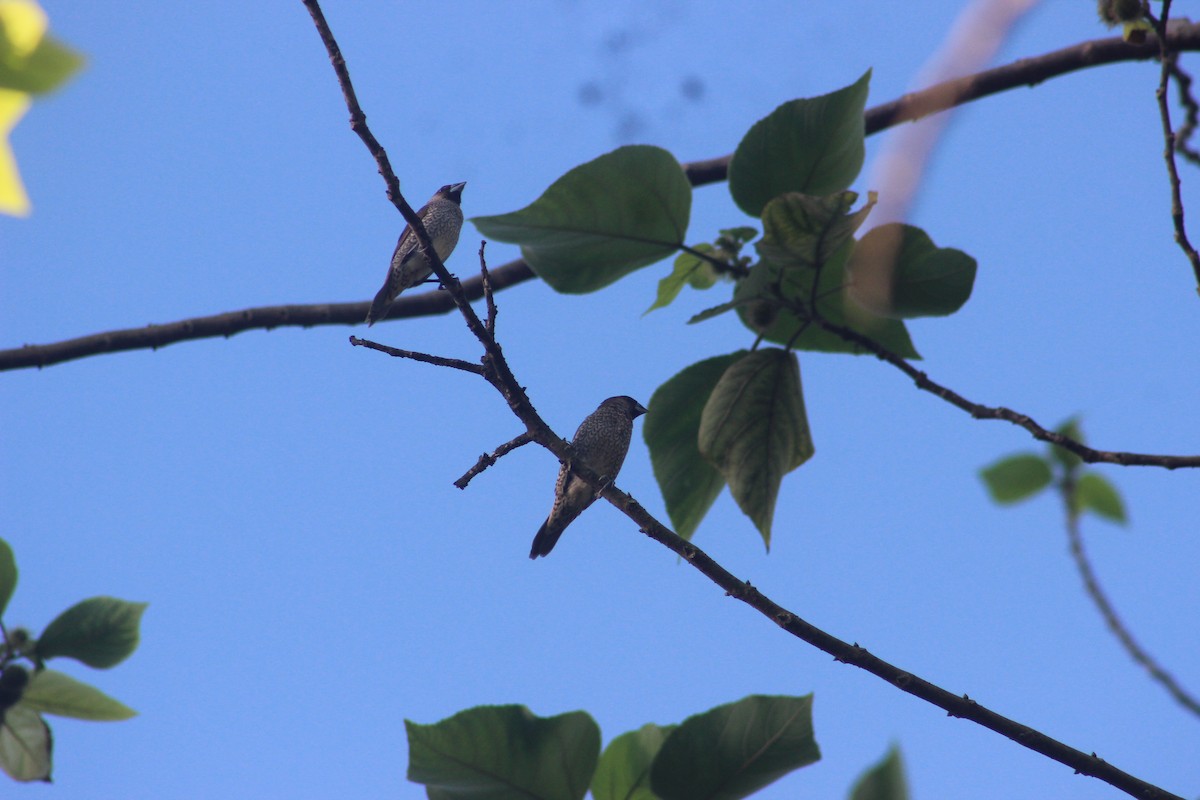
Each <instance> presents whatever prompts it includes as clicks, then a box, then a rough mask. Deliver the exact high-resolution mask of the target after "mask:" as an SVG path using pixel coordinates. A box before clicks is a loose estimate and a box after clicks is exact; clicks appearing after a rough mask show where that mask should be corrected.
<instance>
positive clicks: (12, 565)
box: [0, 539, 17, 616]
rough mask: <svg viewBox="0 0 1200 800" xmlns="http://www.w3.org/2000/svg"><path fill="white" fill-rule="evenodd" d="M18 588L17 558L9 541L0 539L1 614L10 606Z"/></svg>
mask: <svg viewBox="0 0 1200 800" xmlns="http://www.w3.org/2000/svg"><path fill="white" fill-rule="evenodd" d="M16 588H17V559H16V558H15V557H14V556H13V551H12V548H11V547H9V546H8V542H6V541H4V540H3V539H0V616H2V615H3V614H4V610H5V609H6V608H8V601H9V600H11V599H12V596H13V592H14V591H16Z"/></svg>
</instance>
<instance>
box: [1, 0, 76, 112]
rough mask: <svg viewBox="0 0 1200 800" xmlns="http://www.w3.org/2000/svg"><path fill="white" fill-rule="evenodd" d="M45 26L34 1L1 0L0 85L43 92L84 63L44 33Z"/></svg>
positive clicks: (18, 89)
mask: <svg viewBox="0 0 1200 800" xmlns="http://www.w3.org/2000/svg"><path fill="white" fill-rule="evenodd" d="M46 27H47V21H46V14H45V12H44V11H42V9H41V7H40V6H39V5H38V4H37V3H33V2H28V0H5V2H0V88H4V89H12V90H14V91H17V92H25V93H28V94H42V93H44V92H48V91H50V90H51V89H54V88H56V87H58V86H59V85H60V84H62V83H63V81H65V80H66V79H67V78H69V77H70V76H71V75H72V74H73V73H74V72H75V71H76V70H78V69H79V68H80V67H81V66H82V65H83V57H82V56H80V55H79V54H78V53H76V52H75V51H74V50H72V49H71V48H69V47H67V46H66V45H65V44H63V43H62V42H60V41H58V40H57V39H55V38H54V37H53V36H50V35H49V34H47V33H46Z"/></svg>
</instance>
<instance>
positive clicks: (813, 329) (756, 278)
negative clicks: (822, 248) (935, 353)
mask: <svg viewBox="0 0 1200 800" xmlns="http://www.w3.org/2000/svg"><path fill="white" fill-rule="evenodd" d="M850 247H851V243H850V242H847V243H846V244H844V245H843V246H842V247H841V249H839V250H838V251H837V252H836V253H834V254H833V255H832V256H831V257H830V260H829V262H828V263H826V264H825V266H823V267H822V268H821V271H820V273H817V274H818V275H819V280H818V282H817V285H816V288H815V291H814V288H813V280H812V279H813V275H814V273H813V272H812V271H811V270H797V269H783V268H782V267H780V266H779V265H777V264H775V263H773V262H769V261H761V262H759V263H758V264H755V265H754V267H753V268H752V269H751V270H750V275H749V276H748V277H746V278H744V279H743V280H741V281H739V282H738V285H737V288H736V289H734V293H733V296H734V304H733V306H732V307H736V308H737V309H738V316H739V317H740V318H741V320H742V323H743V324H744V325H745V326H746V327H747V328H749V329H750V330H752V331H754V332H755V333H761V334H762V335H763V338H764V339H766V340H767V341H769V342H775V343H776V344H782V345H790V346H791V347H792V348H793V349H796V350H816V351H819V352H824V353H853V354H854V355H861V354H863V353H869V352H870V351H869V350H867V349H866V348H864V347H861V346H860V345H858V344H854V343H853V342H849V341H847V340H845V339H843V338H842V337H841V336H838V335H837V334H835V333H832V332H830V331H827V330H825V329H824V328H822V327H821V326H820V325H818V324H816V323H815V322H813V321H811V320H810V319H808V318H807V316H806V317H801V316H798V315H797V314H796V313H795V312H794V311H792V310H791V309H789V308H786V307H784V306H782V305H780V303H779V302H778V301H777V300H772V299H770V298H772V297H777V296H779V295H782V296H783V297H786V298H788V299H789V300H791V301H792V302H793V303H795V304H797V305H799V306H801V307H808V304H809V302H811V299H812V298H813V297H816V298H817V309H818V311H819V312H820V314H821V316H822V317H823V318H824V319H825V320H826V321H828V322H830V323H832V324H834V325H840V326H842V327H845V328H850V329H851V330H853V331H855V332H857V333H859V334H861V335H863V336H866V337H868V338H870V339H871V340H873V341H874V342H875V343H876V344H878V345H880V346H881V347H883V348H885V349H886V350H889V351H891V352H892V353H894V354H896V355H897V356H900V357H901V358H909V359H919V358H920V357H921V356H920V355H919V354H918V353H917V350H916V348H915V347H913V343H912V339H910V338H909V335H908V329H907V328H906V327H905V326H904V323H903V322H901V321H900V320H896V319H888V318H886V317H877V316H874V315H872V314H870V313H869V312H867V311H864V310H862V309H860V308H858V307H857V306H853V305H852V307H851V308H850V309H849V310H850V311H851V312H852V313H850V314H847V303H849V302H850V301H848V300H847V299H846V297H845V289H844V287H845V282H846V272H845V265H846V258H847V256H848V255H849V253H850ZM775 287H778V288H777V289H776V288H775ZM755 297H764V298H767V299H764V300H762V302H761V303H758V304H756V303H755V302H753V301H754V299H755Z"/></svg>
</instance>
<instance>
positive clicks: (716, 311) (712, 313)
mask: <svg viewBox="0 0 1200 800" xmlns="http://www.w3.org/2000/svg"><path fill="white" fill-rule="evenodd" d="M752 302H754V298H752V297H746V298H743V299H741V300H730V301H729V302H727V303H721V304H720V305H719V306H713V307H712V308H706V309H704V310H703V311H701V312H700V313H698V314H694V315H693V316H692V318H691V319H689V320H688V321H687V324H688V325H695V324H696V323H697V322H704V321H705V320H709V319H712V318H713V317H719V316H721V315H722V314H724V313H725V312H726V311H733V310H734V309H735V308H737V307H738V306H743V305H746V304H747V303H752Z"/></svg>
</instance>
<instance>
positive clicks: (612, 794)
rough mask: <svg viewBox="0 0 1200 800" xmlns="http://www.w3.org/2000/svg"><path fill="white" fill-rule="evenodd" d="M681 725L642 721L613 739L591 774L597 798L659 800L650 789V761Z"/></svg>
mask: <svg viewBox="0 0 1200 800" xmlns="http://www.w3.org/2000/svg"><path fill="white" fill-rule="evenodd" d="M678 727H679V726H678V725H654V724H649V725H643V726H642V727H641V728H638V729H637V730H636V731H629V732H628V733H623V734H621V735H620V736H618V737H617V738H615V739H613V740H612V741H611V742H610V743H609V745H608V747H606V748H604V752H603V753H601V754H600V764H599V766H597V767H596V775H595V777H594V778H592V796H593V797H594V798H596V800H659V799H658V795H656V794H654V792H652V791H650V765H651V764H653V763H654V757H655V756H657V755H658V751H659V749H660V748H661V747H662V744H663V742H664V741H665V740H666V738H667V735H668V734H669V733H671V731H673V730H675V729H676V728H678Z"/></svg>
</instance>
